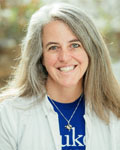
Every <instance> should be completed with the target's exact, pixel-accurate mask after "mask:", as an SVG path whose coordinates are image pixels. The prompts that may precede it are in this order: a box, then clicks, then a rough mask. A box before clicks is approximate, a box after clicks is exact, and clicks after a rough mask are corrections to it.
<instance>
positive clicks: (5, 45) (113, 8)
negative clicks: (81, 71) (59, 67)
mask: <svg viewBox="0 0 120 150" xmlns="http://www.w3.org/2000/svg"><path fill="white" fill-rule="evenodd" d="M60 1H61V2H67V3H71V4H73V5H76V6H78V7H80V8H81V9H82V10H83V11H85V12H87V13H88V14H89V15H90V16H91V17H92V19H93V21H94V22H95V24H96V26H97V27H98V29H99V30H100V32H101V34H102V36H103V38H104V40H105V42H106V44H107V46H108V48H109V52H110V56H111V61H112V66H113V71H114V73H115V76H116V78H117V80H118V81H120V0H54V1H53V0H0V88H1V87H3V86H4V85H5V84H6V83H7V80H8V79H9V76H10V74H11V72H12V71H13V70H14V67H15V66H16V65H17V62H18V59H17V58H18V57H19V56H20V44H21V41H22V39H23V38H24V36H25V34H26V30H27V25H28V23H29V19H30V17H31V15H32V14H33V12H35V11H36V10H37V9H38V8H40V7H41V6H43V5H45V4H50V3H53V2H60Z"/></svg>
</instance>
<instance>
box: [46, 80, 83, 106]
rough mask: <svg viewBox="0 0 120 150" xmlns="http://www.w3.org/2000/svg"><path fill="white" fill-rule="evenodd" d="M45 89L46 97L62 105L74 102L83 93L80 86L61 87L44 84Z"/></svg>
mask: <svg viewBox="0 0 120 150" xmlns="http://www.w3.org/2000/svg"><path fill="white" fill-rule="evenodd" d="M46 89H47V94H48V96H49V97H50V98H51V99H53V100H55V101H57V102H63V103H70V102H74V101H75V100H76V99H77V98H78V97H80V95H81V94H82V92H83V88H82V85H81V86H80V85H77V86H72V87H63V86H60V85H59V86H58V85H55V84H51V83H50V84H49V82H47V83H46Z"/></svg>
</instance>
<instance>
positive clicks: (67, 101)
mask: <svg viewBox="0 0 120 150" xmlns="http://www.w3.org/2000/svg"><path fill="white" fill-rule="evenodd" d="M119 90H120V87H119V84H118V83H117V81H116V79H115V77H114V75H113V72H112V69H111V63H110V57H109V53H108V50H107V48H106V46H105V43H104V41H103V39H102V37H101V35H100V33H99V32H98V31H97V29H96V27H95V26H94V24H93V23H92V21H91V19H90V18H89V17H88V16H87V15H86V14H84V13H83V12H81V11H80V10H79V9H78V8H76V7H73V6H71V5H69V4H64V3H59V4H52V5H48V6H44V7H42V8H41V9H40V10H38V11H37V12H36V13H35V14H33V16H32V18H31V20H30V24H29V27H28V32H27V35H26V38H25V39H24V41H23V47H22V55H21V60H20V64H19V66H18V68H17V70H16V72H15V74H14V78H13V80H12V82H11V83H10V84H9V89H8V90H6V92H3V94H1V100H3V99H5V100H4V101H2V102H1V104H0V150H26V149H29V150H60V149H63V150H68V149H72V150H73V149H75V150H85V149H86V150H101V149H102V150H118V149H120V142H119V137H120V94H119Z"/></svg>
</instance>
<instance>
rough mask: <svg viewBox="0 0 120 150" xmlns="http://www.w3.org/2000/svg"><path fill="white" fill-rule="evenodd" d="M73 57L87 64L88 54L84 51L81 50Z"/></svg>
mask: <svg viewBox="0 0 120 150" xmlns="http://www.w3.org/2000/svg"><path fill="white" fill-rule="evenodd" d="M75 57H76V59H77V61H78V62H79V63H80V64H86V65H88V62H89V59H88V55H87V53H86V52H85V51H81V52H80V53H78V54H77V55H76V56H75Z"/></svg>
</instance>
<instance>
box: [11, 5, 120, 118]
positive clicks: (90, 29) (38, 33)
mask: <svg viewBox="0 0 120 150" xmlns="http://www.w3.org/2000/svg"><path fill="white" fill-rule="evenodd" d="M53 20H61V21H63V22H64V23H66V24H67V25H68V26H69V27H70V29H71V30H72V31H73V33H74V34H75V35H76V37H77V38H78V39H79V40H80V41H81V44H82V45H83V47H84V49H85V50H86V52H87V55H88V57H89V65H88V69H87V71H86V73H85V75H84V83H83V87H84V95H85V100H86V101H90V102H91V106H92V107H93V109H94V110H95V112H96V113H97V114H98V116H99V117H100V118H101V119H103V120H107V117H106V116H105V113H104V107H107V108H109V109H111V110H112V111H113V112H114V110H115V108H117V107H118V106H117V105H118V104H120V103H119V102H118V101H119V100H118V97H119V98H120V95H119V94H118V89H119V88H118V83H117V81H116V79H115V78H114V75H113V72H112V69H111V62H110V56H109V53H108V49H107V48H106V45H105V43H104V41H103V39H102V37H101V35H100V33H99V32H98V30H97V29H96V27H95V25H94V23H93V21H92V20H91V19H90V17H88V16H87V15H86V14H85V13H83V12H82V11H80V9H79V8H77V7H75V6H72V5H70V4H65V3H57V4H52V5H46V6H43V7H42V8H40V9H39V10H38V11H37V12H35V13H34V14H33V15H32V17H31V20H30V23H29V26H28V31H27V35H26V37H25V39H24V41H23V45H22V55H21V61H20V64H19V66H18V69H17V70H16V72H15V78H14V80H13V82H12V85H13V87H15V88H16V89H18V93H19V95H21V96H22V95H24V96H28V95H29V96H30V95H39V94H40V95H44V94H45V92H46V90H45V82H46V79H47V72H46V70H45V68H44V66H43V65H42V53H43V51H42V30H43V27H44V25H45V24H47V23H49V22H51V21H53ZM115 95H117V96H115ZM113 104H114V107H113ZM119 106H120V105H119ZM115 113H116V115H118V114H117V112H115Z"/></svg>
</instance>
